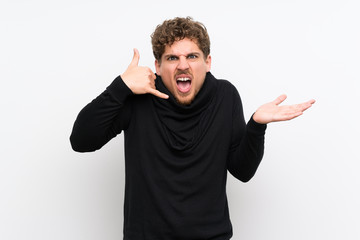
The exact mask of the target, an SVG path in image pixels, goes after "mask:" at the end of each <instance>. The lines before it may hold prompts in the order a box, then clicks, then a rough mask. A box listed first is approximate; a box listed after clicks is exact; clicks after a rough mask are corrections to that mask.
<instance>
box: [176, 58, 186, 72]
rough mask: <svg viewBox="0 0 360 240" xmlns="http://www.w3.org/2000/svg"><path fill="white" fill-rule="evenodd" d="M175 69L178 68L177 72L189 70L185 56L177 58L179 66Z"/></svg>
mask: <svg viewBox="0 0 360 240" xmlns="http://www.w3.org/2000/svg"><path fill="white" fill-rule="evenodd" d="M177 68H178V69H179V70H186V69H188V68H189V63H188V61H187V59H186V57H185V56H181V57H180V58H179V64H178V66H177Z"/></svg>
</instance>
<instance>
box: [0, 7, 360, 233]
mask: <svg viewBox="0 0 360 240" xmlns="http://www.w3.org/2000/svg"><path fill="white" fill-rule="evenodd" d="M359 12H360V3H359V1H357V0H336V1H332V0H328V1H325V0H302V1H300V0H299V1H292V0H274V1H266V0H258V1H224V0H222V1H209V0H207V1H194V0H191V1H186V0H183V1H159V0H157V1H126V2H125V1H106V0H102V1H100V0H99V1H94V0H93V1H91V0H86V1H85V0H83V1H79V0H72V1H64V0H62V1H45V0H43V1H41V0H32V1H25V0H23V1H20V0H18V1H16V0H2V1H1V3H0V34H1V37H0V79H1V87H0V110H1V120H0V121H1V124H0V140H1V148H0V239H4V240H25V239H26V240H28V239H34V240H35V239H36V240H45V239H46V240H48V239H55V240H58V239H59V240H63V239H64V240H65V239H66V240H79V239H80V240H81V239H87V240H100V239H101V240H103V239H107V240H112V239H113V240H115V239H122V223H123V219H122V218H123V215H122V214H123V210H122V209H123V197H124V157H123V135H120V136H118V137H117V138H115V139H113V140H112V141H111V142H110V143H109V144H107V145H106V146H104V147H103V148H102V149H101V150H100V151H97V152H95V153H86V154H80V153H76V152H73V151H72V149H71V147H70V143H69V135H70V133H71V129H72V124H73V122H74V120H75V118H76V116H77V114H78V112H79V111H80V110H81V108H82V107H83V106H84V105H85V104H87V103H88V102H89V101H91V100H92V99H93V98H95V97H96V96H97V95H98V94H100V93H101V92H102V91H103V90H104V89H105V88H106V87H107V86H108V84H110V83H111V81H112V80H113V79H114V78H115V77H116V76H117V75H119V74H121V73H122V72H123V71H124V70H125V69H126V67H127V65H128V64H129V63H130V60H131V58H132V53H133V52H132V49H133V48H134V47H136V48H138V49H139V51H140V56H141V59H140V65H146V66H150V67H151V68H152V69H154V67H153V66H154V64H153V63H154V60H153V56H152V51H151V44H150V34H151V33H152V32H153V30H154V28H155V26H156V25H157V24H159V23H161V22H162V21H163V20H165V19H168V18H173V17H175V16H182V17H185V16H192V17H193V18H194V19H195V20H198V21H200V22H203V23H204V24H205V25H206V26H207V28H208V31H209V34H210V37H211V41H212V49H211V51H212V59H213V65H212V66H213V67H212V73H213V74H214V75H215V76H216V77H218V78H225V79H228V80H230V81H231V82H232V83H233V84H234V85H235V86H236V87H237V89H238V90H239V92H240V95H241V97H242V100H243V104H244V109H245V116H246V118H247V119H248V118H249V117H250V116H251V114H252V113H253V112H254V111H255V110H256V108H257V107H258V106H259V105H261V104H263V103H265V102H268V101H271V100H273V99H274V98H275V97H277V96H278V95H280V94H282V93H286V94H287V95H288V99H287V100H286V104H294V103H298V102H303V101H307V100H309V99H311V98H314V99H316V100H317V102H316V104H315V105H314V106H313V107H312V108H311V109H310V110H308V111H307V112H306V113H305V114H304V115H303V116H301V117H300V118H298V119H295V120H293V121H289V122H284V123H273V124H270V125H269V126H268V130H267V134H266V150H265V156H264V159H263V162H262V164H261V165H260V168H259V170H258V172H257V174H256V175H255V177H254V178H253V179H252V180H251V181H250V182H249V183H247V184H243V183H241V182H239V181H237V180H235V179H234V178H233V177H232V176H231V175H229V179H228V198H229V204H230V212H231V218H232V222H233V227H234V237H233V239H247V240H253V239H254V240H257V239H259V240H260V239H270V240H272V239H274V240H282V239H284V240H288V239H299V240H303V239H360V228H359V223H360V219H359V218H360V196H359V187H360V177H359V166H360V164H359V160H360V159H359V155H358V154H357V153H358V148H359V134H360V131H359V123H358V121H359V107H358V105H359V94H360V92H359V90H360V88H359V80H360V70H359V67H360V47H359V46H360V44H359V43H360V31H359V30H360V14H359Z"/></svg>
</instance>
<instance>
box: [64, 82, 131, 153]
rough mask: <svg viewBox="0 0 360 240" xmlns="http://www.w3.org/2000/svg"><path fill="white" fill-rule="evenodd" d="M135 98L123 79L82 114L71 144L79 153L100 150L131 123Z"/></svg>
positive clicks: (71, 136)
mask: <svg viewBox="0 0 360 240" xmlns="http://www.w3.org/2000/svg"><path fill="white" fill-rule="evenodd" d="M131 95H133V93H132V91H131V90H130V89H129V88H128V87H127V86H126V84H125V83H124V82H123V80H122V79H121V77H120V76H118V77H117V78H115V80H114V81H113V82H112V83H111V84H110V85H109V86H108V87H107V88H106V90H105V91H104V92H103V93H101V94H100V95H99V96H98V97H97V98H95V99H94V100H93V101H91V102H90V103H89V104H87V105H86V106H85V107H84V108H83V109H82V110H81V111H80V113H79V114H78V116H77V118H76V120H75V123H74V126H73V129H72V133H71V135H70V143H71V146H72V148H73V150H75V151H77V152H92V151H95V150H98V149H100V148H101V147H102V146H104V145H105V144H106V143H107V142H108V141H110V140H111V139H112V138H114V137H115V136H116V135H117V134H119V133H121V131H122V130H125V129H126V128H127V126H128V124H129V122H130V115H131V106H129V105H130V103H129V101H127V100H128V98H129V97H130V96H131Z"/></svg>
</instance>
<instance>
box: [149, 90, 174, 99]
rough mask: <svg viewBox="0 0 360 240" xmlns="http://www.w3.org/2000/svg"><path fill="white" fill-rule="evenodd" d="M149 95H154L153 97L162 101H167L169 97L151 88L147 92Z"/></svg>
mask: <svg viewBox="0 0 360 240" xmlns="http://www.w3.org/2000/svg"><path fill="white" fill-rule="evenodd" d="M149 93H150V94H152V95H155V96H157V97H159V98H163V99H168V98H169V96H168V95H166V94H165V93H162V92H160V91H158V90H156V89H153V88H151V89H150V90H149Z"/></svg>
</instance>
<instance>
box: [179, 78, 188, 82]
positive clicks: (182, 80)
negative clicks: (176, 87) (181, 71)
mask: <svg viewBox="0 0 360 240" xmlns="http://www.w3.org/2000/svg"><path fill="white" fill-rule="evenodd" d="M176 80H177V81H181V82H186V81H190V78H178V79H176Z"/></svg>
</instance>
